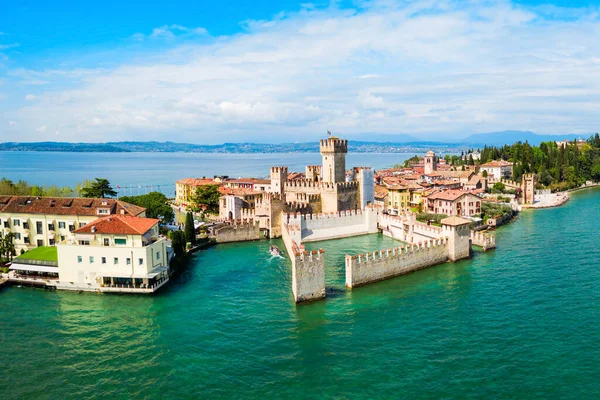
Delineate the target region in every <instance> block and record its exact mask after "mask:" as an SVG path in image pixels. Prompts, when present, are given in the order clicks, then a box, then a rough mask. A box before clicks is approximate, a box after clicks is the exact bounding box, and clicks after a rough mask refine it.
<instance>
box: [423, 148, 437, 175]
mask: <svg viewBox="0 0 600 400" xmlns="http://www.w3.org/2000/svg"><path fill="white" fill-rule="evenodd" d="M423 161H424V162H425V174H426V175H427V174H433V173H434V172H435V170H436V169H437V164H436V160H435V153H434V152H433V151H431V150H429V151H428V152H427V153H426V154H425V157H423Z"/></svg>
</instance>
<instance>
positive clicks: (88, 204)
mask: <svg viewBox="0 0 600 400" xmlns="http://www.w3.org/2000/svg"><path fill="white" fill-rule="evenodd" d="M99 208H102V209H106V208H108V209H109V210H110V213H111V214H122V213H125V214H128V215H135V216H137V215H140V214H142V213H143V212H144V211H146V209H145V208H143V207H139V206H136V205H133V204H129V203H125V202H123V201H120V200H117V199H88V198H80V197H33V196H0V212H5V213H22V214H50V215H80V216H95V215H98V213H97V210H98V209H99Z"/></svg>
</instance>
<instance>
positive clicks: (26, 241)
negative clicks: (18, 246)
mask: <svg viewBox="0 0 600 400" xmlns="http://www.w3.org/2000/svg"><path fill="white" fill-rule="evenodd" d="M23 243H25V244H30V243H31V242H30V241H29V236H24V237H23Z"/></svg>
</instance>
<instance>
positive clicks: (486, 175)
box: [481, 170, 488, 178]
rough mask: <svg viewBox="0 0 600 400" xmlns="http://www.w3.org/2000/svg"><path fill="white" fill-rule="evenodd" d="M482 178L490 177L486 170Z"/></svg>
mask: <svg viewBox="0 0 600 400" xmlns="http://www.w3.org/2000/svg"><path fill="white" fill-rule="evenodd" d="M481 176H483V177H484V178H487V177H488V173H487V171H486V170H483V172H482V173H481Z"/></svg>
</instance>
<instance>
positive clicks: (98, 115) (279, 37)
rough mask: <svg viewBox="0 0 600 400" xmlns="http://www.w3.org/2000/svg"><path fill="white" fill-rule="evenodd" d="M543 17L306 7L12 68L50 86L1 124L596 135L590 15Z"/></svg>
mask: <svg viewBox="0 0 600 400" xmlns="http://www.w3.org/2000/svg"><path fill="white" fill-rule="evenodd" d="M547 14H548V13H542V12H539V11H537V10H536V9H535V8H532V9H525V8H522V7H520V6H515V5H512V4H511V3H508V2H501V3H495V2H452V1H446V2H443V3H440V2H430V1H426V0H422V1H415V2H407V3H404V2H401V3H399V4H392V3H386V4H385V5H366V4H365V5H364V7H363V8H361V9H360V10H339V9H336V8H335V7H332V8H327V9H325V10H319V9H315V8H310V7H305V8H304V9H303V10H302V11H300V12H298V13H295V14H290V13H286V14H280V15H278V16H276V17H275V18H273V19H272V20H269V21H250V22H246V23H245V25H244V26H245V29H246V32H244V33H241V34H237V35H232V36H229V37H219V38H211V37H207V38H205V39H203V43H189V42H188V43H186V44H181V45H177V46H174V47H172V48H171V50H169V51H163V52H160V53H154V54H150V55H147V56H146V58H144V59H140V58H138V59H137V61H135V62H129V63H123V64H122V65H120V66H118V67H115V68H112V69H106V68H102V69H101V68H90V69H72V70H66V69H53V70H41V71H36V70H24V69H21V70H16V71H12V72H11V75H12V76H14V77H16V78H17V79H21V82H23V83H24V82H28V81H29V82H31V81H36V80H41V81H45V82H48V85H50V86H51V87H52V90H46V91H45V92H44V93H43V94H40V95H38V98H37V99H36V102H32V103H30V104H27V105H26V106H23V107H21V108H20V109H13V110H3V111H4V112H3V113H0V114H3V115H5V117H4V118H6V119H7V120H8V119H9V118H10V120H12V121H17V122H19V129H21V130H22V131H23V135H24V136H26V135H30V133H31V132H32V131H35V130H36V128H37V125H36V122H35V121H44V122H45V123H46V124H47V125H48V126H56V127H57V128H59V129H60V132H61V139H63V140H80V139H81V138H82V137H85V138H86V140H90V141H93V140H96V141H106V140H119V139H123V138H128V139H131V138H135V139H139V140H148V139H158V140H166V139H169V140H179V141H194V142H223V141H227V140H232V138H233V137H236V138H240V137H244V136H245V137H246V138H248V139H257V138H260V137H263V138H267V139H276V140H280V139H281V138H282V135H286V136H287V137H289V139H287V140H290V141H295V140H298V139H299V138H301V139H303V140H304V139H307V138H309V137H311V135H312V137H311V138H314V137H316V136H317V135H319V134H320V133H321V132H323V131H324V129H327V128H328V129H332V130H335V131H337V132H340V133H341V134H344V133H358V132H381V133H399V132H406V133H428V132H445V133H447V134H448V135H451V136H460V135H462V134H466V133H471V132H480V131H495V130H502V129H523V130H533V131H538V132H549V133H565V132H575V133H587V132H590V131H592V130H594V129H597V126H599V125H600V114H599V113H598V112H597V110H598V109H600V57H599V56H598V54H600V41H593V40H590V38H593V37H597V36H598V35H599V34H600V24H599V21H598V17H597V16H596V17H593V18H592V17H590V16H589V14H586V15H585V16H581V17H577V15H579V14H578V13H576V12H573V13H572V14H573V15H575V17H574V18H576V19H573V20H559V19H553V18H549V17H546V15H547ZM196 29H198V28H196ZM200 29H202V28H200ZM184 34H195V33H193V29H192V28H186V27H182V26H179V25H165V26H163V27H160V28H156V29H155V30H154V31H153V32H152V34H151V35H150V36H154V37H163V38H169V37H174V36H178V35H184ZM170 35H173V36H170ZM144 37H146V36H144ZM205 40H206V42H204V41H205ZM25 94H26V92H25V93H23V94H22V95H25ZM2 118H3V117H2V116H0V120H1V119H2ZM38 125H39V124H38ZM38 137H39V135H38ZM31 138H34V137H33V136H32V137H31Z"/></svg>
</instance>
